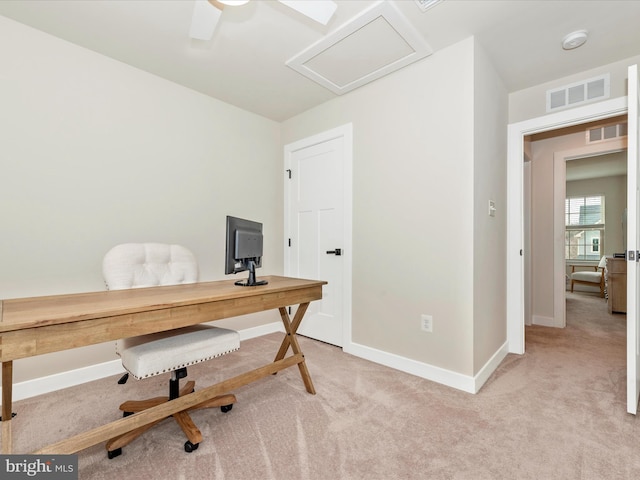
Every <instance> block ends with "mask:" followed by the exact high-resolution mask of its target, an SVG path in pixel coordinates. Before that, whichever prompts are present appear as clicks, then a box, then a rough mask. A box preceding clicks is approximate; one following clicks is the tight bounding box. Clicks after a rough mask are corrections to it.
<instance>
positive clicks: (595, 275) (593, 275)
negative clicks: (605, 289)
mask: <svg viewBox="0 0 640 480" xmlns="http://www.w3.org/2000/svg"><path fill="white" fill-rule="evenodd" d="M571 279H573V280H579V281H581V282H593V283H600V280H601V279H602V272H574V273H572V274H571Z"/></svg>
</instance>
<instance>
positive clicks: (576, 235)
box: [564, 195, 604, 261]
mask: <svg viewBox="0 0 640 480" xmlns="http://www.w3.org/2000/svg"><path fill="white" fill-rule="evenodd" d="M564 220H565V221H564V224H565V234H564V250H565V259H566V260H584V261H589V260H592V261H598V260H600V257H601V256H602V255H603V252H604V197H603V196H602V195H590V196H584V197H569V198H567V199H566V200H565V206H564Z"/></svg>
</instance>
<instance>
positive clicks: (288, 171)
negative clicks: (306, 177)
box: [285, 168, 291, 180]
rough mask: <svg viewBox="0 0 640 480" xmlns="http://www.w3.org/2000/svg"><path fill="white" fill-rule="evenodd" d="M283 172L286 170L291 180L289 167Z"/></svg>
mask: <svg viewBox="0 0 640 480" xmlns="http://www.w3.org/2000/svg"><path fill="white" fill-rule="evenodd" d="M285 172H287V173H288V174H289V180H291V169H290V168H287V169H286V170H285Z"/></svg>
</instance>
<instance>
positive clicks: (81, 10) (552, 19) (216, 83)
mask: <svg viewBox="0 0 640 480" xmlns="http://www.w3.org/2000/svg"><path fill="white" fill-rule="evenodd" d="M337 3H338V8H337V11H336V13H335V15H334V16H333V18H332V19H331V20H330V21H329V23H328V25H327V26H326V27H325V26H322V25H320V24H318V23H315V22H314V21H312V20H310V19H308V18H306V17H304V16H302V15H301V14H299V13H297V12H295V11H293V10H291V9H290V8H288V7H286V6H284V5H283V4H281V3H279V2H276V1H273V0H271V1H263V0H251V1H250V2H249V3H248V4H247V5H244V6H241V7H226V8H225V9H224V11H223V13H222V17H221V19H220V22H219V24H218V26H217V29H216V32H215V33H214V36H213V38H212V39H211V40H210V41H201V40H193V39H190V38H189V36H188V32H189V26H190V24H191V17H192V12H193V7H194V2H193V1H192V0H127V1H114V0H2V1H0V15H4V16H6V17H9V18H12V19H15V20H17V21H19V22H22V23H24V24H26V25H30V26H32V27H34V28H37V29H39V30H42V31H45V32H48V33H50V34H52V35H55V36H57V37H60V38H63V39H65V40H68V41H70V42H73V43H76V44H78V45H81V46H83V47H86V48H88V49H91V50H94V51H96V52H100V53H102V54H104V55H107V56H109V57H112V58H114V59H117V60H120V61H122V62H125V63H127V64H130V65H133V66H135V67H138V68H140V69H142V70H146V71H148V72H151V73H154V74H156V75H158V76H160V77H164V78H166V79H169V80H171V81H174V82H176V83H179V84H182V85H185V86H187V87H189V88H192V89H194V90H197V91H199V92H202V93H204V94H207V95H210V96H212V97H214V98H218V99H220V100H223V101H225V102H228V103H230V104H233V105H236V106H238V107H240V108H243V109H245V110H248V111H252V112H255V113H257V114H260V115H263V116H265V117H268V118H272V119H274V120H277V121H282V120H285V119H288V118H290V117H292V116H294V115H296V114H298V113H301V112H303V111H305V110H307V109H309V108H311V107H314V106H316V105H318V104H320V103H323V102H325V101H327V100H329V99H331V98H334V97H335V96H336V94H335V93H332V92H331V91H329V90H328V89H326V88H325V87H323V86H320V85H318V84H317V83H314V82H313V81H311V80H310V79H308V78H306V77H304V76H302V75H301V74H299V73H298V72H296V71H294V70H293V69H291V68H289V67H287V66H286V64H285V62H286V61H287V60H289V59H291V58H292V57H294V56H296V55H298V54H299V53H300V52H302V51H303V50H305V49H306V48H308V47H309V46H311V45H312V44H314V43H315V42H317V41H319V40H321V39H323V38H324V37H325V36H326V35H327V34H329V33H331V32H332V31H334V30H336V29H337V28H339V27H340V26H341V25H343V24H345V23H346V22H347V21H349V20H350V19H352V18H353V17H355V16H356V15H358V14H359V13H360V12H362V11H363V10H365V9H367V8H369V7H370V6H371V5H372V4H374V3H377V2H376V1H371V0H337ZM393 3H395V4H396V6H397V7H398V9H399V10H400V11H401V13H402V14H403V15H404V16H405V17H406V18H407V20H408V21H409V22H410V23H411V24H412V25H413V26H414V27H415V28H416V29H417V30H418V32H419V33H420V34H421V35H422V36H423V37H424V39H425V41H426V42H427V43H428V44H429V46H430V47H431V48H433V50H434V51H435V52H437V51H438V50H441V49H443V48H445V47H447V46H449V45H452V44H454V43H456V42H458V41H460V40H462V39H464V38H467V37H469V36H471V35H476V37H477V39H478V41H479V42H480V43H481V44H482V45H483V46H484V48H485V49H486V50H487V52H488V53H489V55H490V57H491V58H492V60H493V62H494V65H495V67H496V69H497V70H498V72H499V74H500V75H501V76H502V78H503V79H504V83H505V85H506V87H507V89H508V90H509V91H510V92H513V91H517V90H520V89H523V88H527V87H530V86H533V85H537V84H539V83H543V82H547V81H550V80H554V79H556V78H560V77H563V76H566V75H570V74H573V73H577V72H580V71H583V70H587V69H590V68H593V67H596V66H599V65H603V64H607V63H611V62H614V61H617V60H621V59H624V58H628V57H632V56H635V55H640V28H638V26H637V24H638V20H640V1H637V0H636V1H628V0H625V1H613V0H608V1H591V0H589V1H582V0H569V1H560V0H554V1H548V0H538V1H525V0H511V1H506V0H504V1H502V0H501V1H484V0H471V1H463V0H444V1H443V2H441V3H439V4H437V5H436V6H435V7H433V8H431V9H430V10H428V11H427V12H425V13H423V12H422V11H421V10H420V8H419V7H418V5H417V4H416V2H415V1H414V0H396V1H394V2H393ZM581 29H586V30H588V31H589V33H590V36H589V40H588V41H587V43H586V44H585V45H584V46H582V47H580V48H578V49H577V50H573V51H565V50H563V49H562V48H561V46H560V43H561V40H562V38H563V37H564V36H565V35H566V34H567V33H569V32H572V31H574V30H581ZM378 47H379V46H378V45H376V44H375V43H371V44H370V45H368V48H367V50H366V51H363V52H362V55H367V52H373V51H375V50H376V49H377V48H378ZM419 61H422V62H428V61H429V57H426V58H424V59H422V60H419Z"/></svg>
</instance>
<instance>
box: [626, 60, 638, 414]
mask: <svg viewBox="0 0 640 480" xmlns="http://www.w3.org/2000/svg"><path fill="white" fill-rule="evenodd" d="M639 102H640V84H639V83H638V66H637V65H632V66H630V67H629V106H628V138H627V140H628V144H627V145H628V149H627V251H628V253H627V411H628V412H629V413H633V414H634V415H635V414H636V412H637V410H638V396H639V394H640V355H639V353H640V316H639V314H640V312H639V311H638V299H639V298H640V293H639V288H640V285H639V284H638V250H640V239H639V237H638V233H639V232H638V225H639V223H640V221H639V220H640V219H639V217H638V215H639V214H640V207H639V205H638V200H639V198H640V196H639V195H638V184H639V182H638V174H639V168H638V162H639V160H640V152H639V149H638V138H639V137H640V132H639V131H638V129H639V128H640V125H639V121H638V118H639V115H640V103H639Z"/></svg>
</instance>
